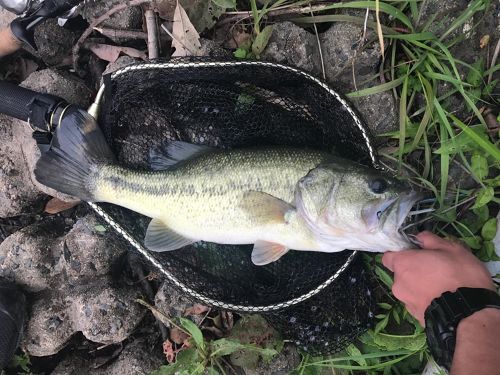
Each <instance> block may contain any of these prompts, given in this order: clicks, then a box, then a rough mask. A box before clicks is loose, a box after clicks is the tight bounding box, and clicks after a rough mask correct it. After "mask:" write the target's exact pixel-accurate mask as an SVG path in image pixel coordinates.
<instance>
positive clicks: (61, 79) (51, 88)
mask: <svg viewBox="0 0 500 375" xmlns="http://www.w3.org/2000/svg"><path fill="white" fill-rule="evenodd" d="M21 86H23V87H26V88H29V89H31V90H34V91H38V92H42V93H47V94H52V95H56V96H59V97H61V98H63V99H64V100H66V101H67V102H68V103H70V104H76V105H78V106H80V107H83V108H87V107H88V106H89V105H90V103H91V99H92V97H93V92H92V91H91V90H89V88H88V87H87V86H85V83H84V82H83V81H82V80H80V79H78V78H76V77H75V76H72V75H69V74H67V73H64V72H62V71H57V70H51V69H44V70H39V71H37V72H34V73H32V74H30V76H29V77H28V78H27V79H26V80H25V81H24V82H22V83H21Z"/></svg>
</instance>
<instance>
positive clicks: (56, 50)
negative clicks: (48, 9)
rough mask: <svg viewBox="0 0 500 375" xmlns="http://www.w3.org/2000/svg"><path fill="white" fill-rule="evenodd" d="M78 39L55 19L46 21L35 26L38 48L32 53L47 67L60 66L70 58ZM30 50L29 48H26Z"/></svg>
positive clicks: (75, 34)
mask: <svg viewBox="0 0 500 375" xmlns="http://www.w3.org/2000/svg"><path fill="white" fill-rule="evenodd" d="M77 39H78V34H77V33H76V32H73V31H71V30H68V29H66V28H64V27H61V26H59V25H58V24H57V19H55V18H53V19H48V20H47V21H45V22H43V23H42V24H41V25H39V26H37V28H36V32H35V44H36V46H37V48H38V50H37V51H34V52H33V53H34V54H35V55H38V56H39V57H40V58H41V59H42V60H43V61H44V62H45V64H47V65H48V66H54V65H58V64H61V63H62V62H63V61H64V60H65V59H66V58H67V57H70V56H71V49H72V48H73V45H74V44H75V43H76V41H77ZM27 49H28V50H31V47H28V48H27Z"/></svg>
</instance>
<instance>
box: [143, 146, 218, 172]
mask: <svg viewBox="0 0 500 375" xmlns="http://www.w3.org/2000/svg"><path fill="white" fill-rule="evenodd" d="M215 150H216V149H215V148H213V147H209V146H201V145H194V144H192V143H187V142H182V141H172V142H170V143H169V144H168V145H166V146H165V147H163V148H157V149H152V150H151V151H150V152H149V164H150V167H151V169H153V170H155V171H162V170H166V169H172V168H173V167H175V166H176V165H177V164H178V163H180V162H183V161H186V160H190V159H194V158H196V157H198V156H200V155H203V154H207V153H209V152H213V151H215Z"/></svg>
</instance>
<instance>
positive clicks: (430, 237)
mask: <svg viewBox="0 0 500 375" xmlns="http://www.w3.org/2000/svg"><path fill="white" fill-rule="evenodd" d="M417 239H418V240H419V241H420V242H421V243H422V248H423V249H431V250H446V251H457V250H458V249H462V248H463V246H462V245H461V244H459V243H458V242H453V241H450V240H445V239H444V238H441V237H439V236H436V235H435V234H434V233H432V232H422V233H419V234H417Z"/></svg>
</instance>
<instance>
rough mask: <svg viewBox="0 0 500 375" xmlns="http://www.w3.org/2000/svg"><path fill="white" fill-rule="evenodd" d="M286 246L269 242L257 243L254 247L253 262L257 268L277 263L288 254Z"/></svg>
mask: <svg viewBox="0 0 500 375" xmlns="http://www.w3.org/2000/svg"><path fill="white" fill-rule="evenodd" d="M288 250H290V249H288V248H287V247H286V246H283V245H280V244H279V243H274V242H268V241H257V242H256V243H255V244H254V246H253V251H252V262H253V264H255V265H257V266H264V265H266V264H269V263H271V262H275V261H277V260H278V259H279V258H281V257H282V256H283V255H285V254H286V253H287V252H288Z"/></svg>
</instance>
